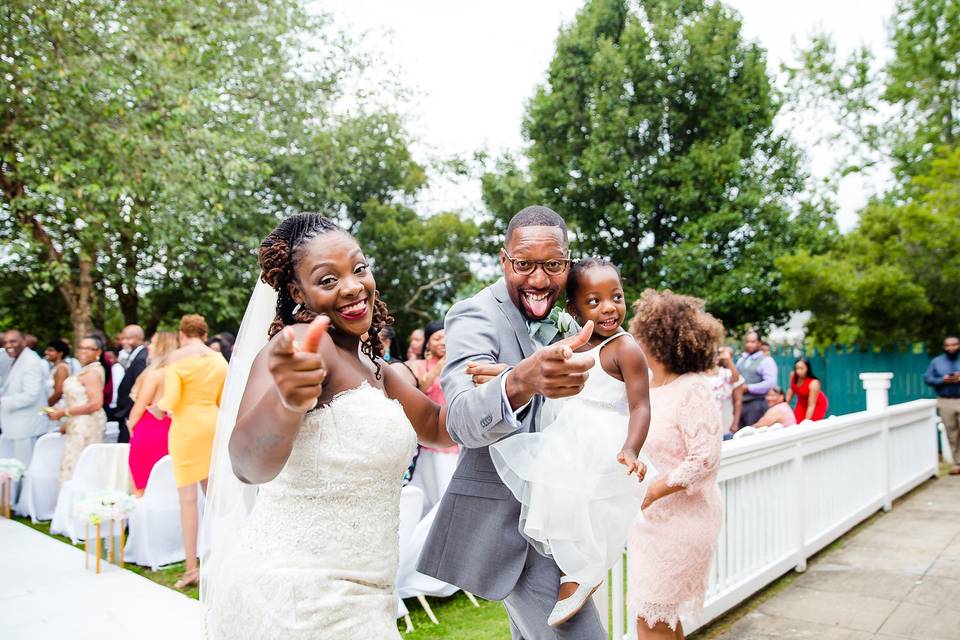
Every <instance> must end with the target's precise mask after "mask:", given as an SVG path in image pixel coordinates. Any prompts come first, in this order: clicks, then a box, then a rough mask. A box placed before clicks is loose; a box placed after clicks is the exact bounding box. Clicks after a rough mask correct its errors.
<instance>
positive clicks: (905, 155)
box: [785, 0, 960, 199]
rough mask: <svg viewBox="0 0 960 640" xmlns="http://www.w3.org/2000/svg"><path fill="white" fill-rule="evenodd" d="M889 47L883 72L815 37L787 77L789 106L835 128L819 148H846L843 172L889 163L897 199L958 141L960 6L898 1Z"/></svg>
mask: <svg viewBox="0 0 960 640" xmlns="http://www.w3.org/2000/svg"><path fill="white" fill-rule="evenodd" d="M890 46H891V48H892V49H893V56H892V58H891V60H890V61H889V62H888V63H886V64H885V65H881V64H880V63H879V62H878V59H877V56H876V54H875V53H874V52H873V51H871V50H870V49H867V48H865V47H864V48H860V49H857V50H856V51H854V52H853V53H852V54H850V55H849V56H848V57H847V58H845V59H841V58H840V57H839V56H838V54H837V50H836V46H835V44H834V42H833V39H832V37H831V36H830V35H829V34H825V33H822V34H817V35H815V36H814V37H813V38H812V39H811V42H810V43H809V44H808V45H807V46H806V48H804V49H803V50H801V51H800V52H799V54H800V55H799V60H798V63H797V64H796V65H795V66H792V67H787V68H786V69H785V70H786V71H787V72H788V75H789V77H790V81H791V87H792V89H791V92H792V95H791V98H792V100H791V102H793V103H794V104H796V105H798V106H799V107H800V108H808V107H810V106H817V107H819V108H821V109H823V110H824V111H826V112H827V113H828V114H830V115H831V116H832V118H833V119H834V120H836V121H837V123H838V125H839V128H838V129H836V130H830V133H829V135H828V136H826V138H825V139H824V142H827V143H829V144H834V145H835V144H836V143H837V142H841V143H843V145H844V147H846V149H845V152H844V153H841V154H839V155H840V156H841V157H842V158H843V160H842V164H841V166H840V167H839V169H840V173H841V174H845V173H850V172H856V171H864V170H867V169H870V168H871V167H873V166H875V165H876V164H878V163H884V162H890V163H891V164H892V168H893V173H894V177H895V178H896V181H897V189H896V190H895V192H894V193H891V194H890V195H891V197H894V198H901V199H902V198H909V197H910V194H909V193H907V192H906V191H905V190H907V189H909V188H910V187H911V186H912V185H913V184H914V183H913V180H912V179H913V177H914V176H918V175H924V174H928V173H929V171H930V162H931V160H932V158H933V157H934V156H935V154H936V152H937V149H938V148H940V147H943V146H947V147H950V146H952V145H955V144H956V143H957V141H958V140H960V64H958V62H957V61H958V60H960V0H898V1H897V3H896V7H895V10H894V14H893V16H892V18H891V26H890Z"/></svg>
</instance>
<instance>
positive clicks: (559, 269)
mask: <svg viewBox="0 0 960 640" xmlns="http://www.w3.org/2000/svg"><path fill="white" fill-rule="evenodd" d="M500 266H501V268H502V270H503V278H502V279H501V280H499V281H497V282H496V283H494V284H492V285H490V286H489V287H487V288H486V289H484V290H483V291H481V292H480V293H478V294H477V295H475V296H473V297H472V298H470V299H468V300H464V301H462V302H459V303H457V304H456V305H454V306H453V308H452V309H451V310H450V312H449V313H448V314H447V317H446V323H445V339H446V347H447V364H446V366H445V367H444V370H443V373H442V374H441V378H440V383H441V385H442V386H443V393H444V395H445V396H446V398H447V430H448V431H449V432H450V435H451V436H452V437H453V439H454V440H456V441H457V442H458V443H460V444H462V445H463V449H462V452H461V454H460V460H459V462H458V464H457V470H456V472H455V473H454V475H453V479H452V480H451V481H450V484H449V486H448V487H447V491H446V494H445V495H444V497H443V499H442V500H441V502H440V507H439V509H438V511H437V515H436V519H435V520H434V524H433V528H432V529H431V531H430V536H429V538H428V539H427V542H426V545H425V547H424V549H423V553H422V554H421V556H420V566H419V567H418V569H419V571H420V572H422V573H425V574H427V575H430V576H434V577H436V578H438V579H439V580H442V581H444V582H448V583H450V584H453V585H456V586H458V587H460V588H461V589H463V590H464V591H468V592H471V593H475V594H476V595H478V596H481V597H483V598H486V599H488V600H502V601H503V604H504V607H505V608H506V610H507V614H508V616H509V617H510V629H511V634H512V636H513V638H515V639H516V638H523V639H524V640H552V639H555V638H557V639H563V640H567V639H574V638H575V639H577V640H580V639H585V640H594V639H597V640H599V639H600V638H606V637H607V634H606V632H605V631H604V629H603V626H602V625H601V623H600V617H599V615H598V614H597V610H596V608H595V607H594V606H593V604H592V603H590V604H588V605H587V606H585V607H584V608H583V609H581V610H580V612H579V613H578V614H577V615H575V616H574V617H573V618H571V619H570V620H569V621H568V622H566V623H564V624H562V625H560V626H559V627H557V628H556V629H552V628H550V627H549V626H547V616H548V615H549V613H550V611H551V610H552V609H553V606H554V604H555V603H556V601H557V587H558V585H559V583H560V569H559V568H558V567H557V565H556V564H555V563H554V562H553V560H552V559H550V558H547V557H544V556H541V555H540V554H539V553H538V552H537V551H536V550H534V548H533V547H532V546H530V545H529V543H528V542H527V541H526V539H525V538H523V536H521V535H520V532H519V530H518V522H519V517H520V503H519V502H518V501H517V499H516V498H514V496H513V494H512V493H511V492H510V489H508V488H507V487H506V485H504V484H503V482H502V481H501V479H500V476H499V475H498V474H497V471H496V469H495V468H494V466H493V462H492V461H491V459H490V453H489V449H488V448H489V446H490V445H491V444H493V443H494V442H497V441H498V440H501V439H503V438H505V437H509V436H511V435H513V434H515V433H518V432H521V431H536V430H538V429H539V428H540V427H541V426H543V421H542V420H541V416H540V413H541V409H542V408H543V402H544V398H564V397H568V396H573V395H576V394H577V393H579V392H580V390H581V389H582V388H583V384H584V382H586V378H587V373H586V372H587V371H588V370H589V369H590V368H591V367H592V366H593V358H592V357H590V356H585V355H579V354H574V350H575V349H577V348H578V347H580V346H582V345H584V344H586V342H587V340H588V339H589V337H590V335H591V333H592V330H593V327H592V324H591V323H588V324H587V326H585V327H583V329H582V330H580V331H579V332H578V333H573V335H565V334H564V333H563V332H562V331H561V330H560V328H559V327H558V326H557V325H556V323H555V322H554V321H553V320H551V311H552V310H553V308H554V305H555V304H556V303H557V300H558V299H559V298H560V296H561V294H562V293H563V292H564V290H565V289H566V284H567V276H568V274H569V272H570V249H569V244H568V239H567V227H566V224H565V223H564V221H563V219H562V218H561V217H560V216H559V215H557V214H556V213H555V212H554V211H552V210H550V209H548V208H547V207H541V206H533V207H527V208H526V209H523V210H522V211H520V212H519V213H517V214H516V215H515V216H514V217H513V219H512V220H511V221H510V224H509V225H508V227H507V233H506V238H505V241H504V246H503V248H502V249H501V251H500ZM484 382H488V383H487V384H482V383H484Z"/></svg>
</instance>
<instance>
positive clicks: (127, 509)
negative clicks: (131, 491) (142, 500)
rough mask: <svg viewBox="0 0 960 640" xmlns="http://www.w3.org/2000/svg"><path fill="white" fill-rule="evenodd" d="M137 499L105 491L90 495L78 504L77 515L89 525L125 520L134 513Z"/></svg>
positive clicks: (116, 492)
mask: <svg viewBox="0 0 960 640" xmlns="http://www.w3.org/2000/svg"><path fill="white" fill-rule="evenodd" d="M136 506H137V501H136V498H134V497H133V496H131V495H128V494H126V493H123V492H121V491H105V492H103V493H95V494H92V495H88V496H86V497H85V498H83V499H82V500H80V501H79V502H78V503H77V506H76V509H75V512H74V513H75V514H76V516H77V517H78V518H80V519H82V520H84V521H85V522H88V523H89V524H100V523H101V522H103V521H105V520H120V519H124V518H126V517H127V516H129V515H130V514H131V513H133V510H134V508H136Z"/></svg>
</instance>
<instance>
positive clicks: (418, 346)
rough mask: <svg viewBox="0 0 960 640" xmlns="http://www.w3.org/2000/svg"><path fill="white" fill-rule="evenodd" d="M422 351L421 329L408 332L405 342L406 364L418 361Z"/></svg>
mask: <svg viewBox="0 0 960 640" xmlns="http://www.w3.org/2000/svg"><path fill="white" fill-rule="evenodd" d="M422 351H423V329H414V330H413V331H411V332H410V338H409V340H408V341H407V362H411V361H415V360H419V359H420V358H421V355H420V354H421V352H422Z"/></svg>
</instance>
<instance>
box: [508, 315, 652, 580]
mask: <svg viewBox="0 0 960 640" xmlns="http://www.w3.org/2000/svg"><path fill="white" fill-rule="evenodd" d="M622 336H629V334H628V333H625V332H621V333H618V334H616V335H614V336H611V337H609V338H607V339H606V340H604V341H603V342H602V343H600V344H599V345H597V346H596V347H594V348H593V349H591V350H590V351H587V352H583V353H584V354H589V355H591V356H593V358H594V360H595V364H594V366H593V368H592V369H590V375H589V377H588V378H587V382H586V384H585V385H584V387H583V390H582V391H581V392H580V394H579V395H577V396H574V397H572V398H566V399H563V400H559V401H549V404H550V405H551V406H550V407H548V408H549V409H550V410H551V413H552V414H553V415H554V416H555V417H556V419H555V420H554V421H553V423H552V424H550V425H549V426H547V427H545V428H544V429H543V431H541V432H539V433H519V434H516V435H513V436H510V437H508V438H505V439H504V440H501V441H500V442H498V443H496V444H494V445H492V446H491V447H490V457H491V458H492V459H493V463H494V465H495V466H496V468H497V472H498V473H499V474H500V477H501V478H502V479H503V482H504V484H506V485H507V486H508V487H509V488H510V490H511V491H512V492H513V494H514V495H515V496H516V497H517V499H518V500H519V501H520V503H521V509H520V523H519V526H520V532H521V533H522V534H523V535H524V537H525V538H527V539H528V540H529V541H530V542H531V544H533V546H534V547H535V548H536V549H537V550H538V551H540V552H541V553H543V554H544V555H549V556H553V558H554V560H555V561H556V563H557V566H559V567H560V570H561V571H563V572H564V573H565V574H566V575H568V576H570V577H571V578H573V579H575V580H576V581H577V582H578V583H580V584H582V585H596V584H599V583H600V582H601V581H602V580H603V579H604V578H605V577H606V573H607V570H608V569H609V568H610V567H611V566H613V564H614V563H615V562H617V561H618V560H620V559H621V558H622V557H623V550H624V544H625V543H626V540H627V530H628V529H629V527H630V524H631V523H632V522H633V521H634V519H635V518H637V517H638V516H639V514H640V506H641V504H642V503H643V497H644V494H645V493H646V489H647V486H648V485H649V483H650V480H651V479H652V478H653V476H654V475H655V472H654V470H653V469H652V468H650V467H649V463H647V464H648V470H647V475H646V478H645V480H644V482H643V483H639V482H637V477H636V476H635V475H631V476H628V475H627V468H626V467H625V466H623V465H622V464H620V463H618V462H617V454H618V453H619V452H620V450H621V448H622V447H623V444H624V441H625V440H626V437H627V421H628V419H629V409H628V404H627V387H626V385H625V384H624V383H623V382H621V381H620V380H617V379H616V378H614V377H613V376H611V375H610V374H608V373H607V372H606V371H604V370H603V367H602V366H601V365H600V350H601V349H602V348H603V347H604V346H606V345H607V344H608V343H609V342H611V341H613V340H615V339H620V338H621V337H622ZM628 339H631V340H632V339H633V338H628ZM578 355H580V354H578ZM545 411H546V409H545ZM640 460H641V461H643V462H646V459H645V457H644V456H642V455H641V456H640Z"/></svg>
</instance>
